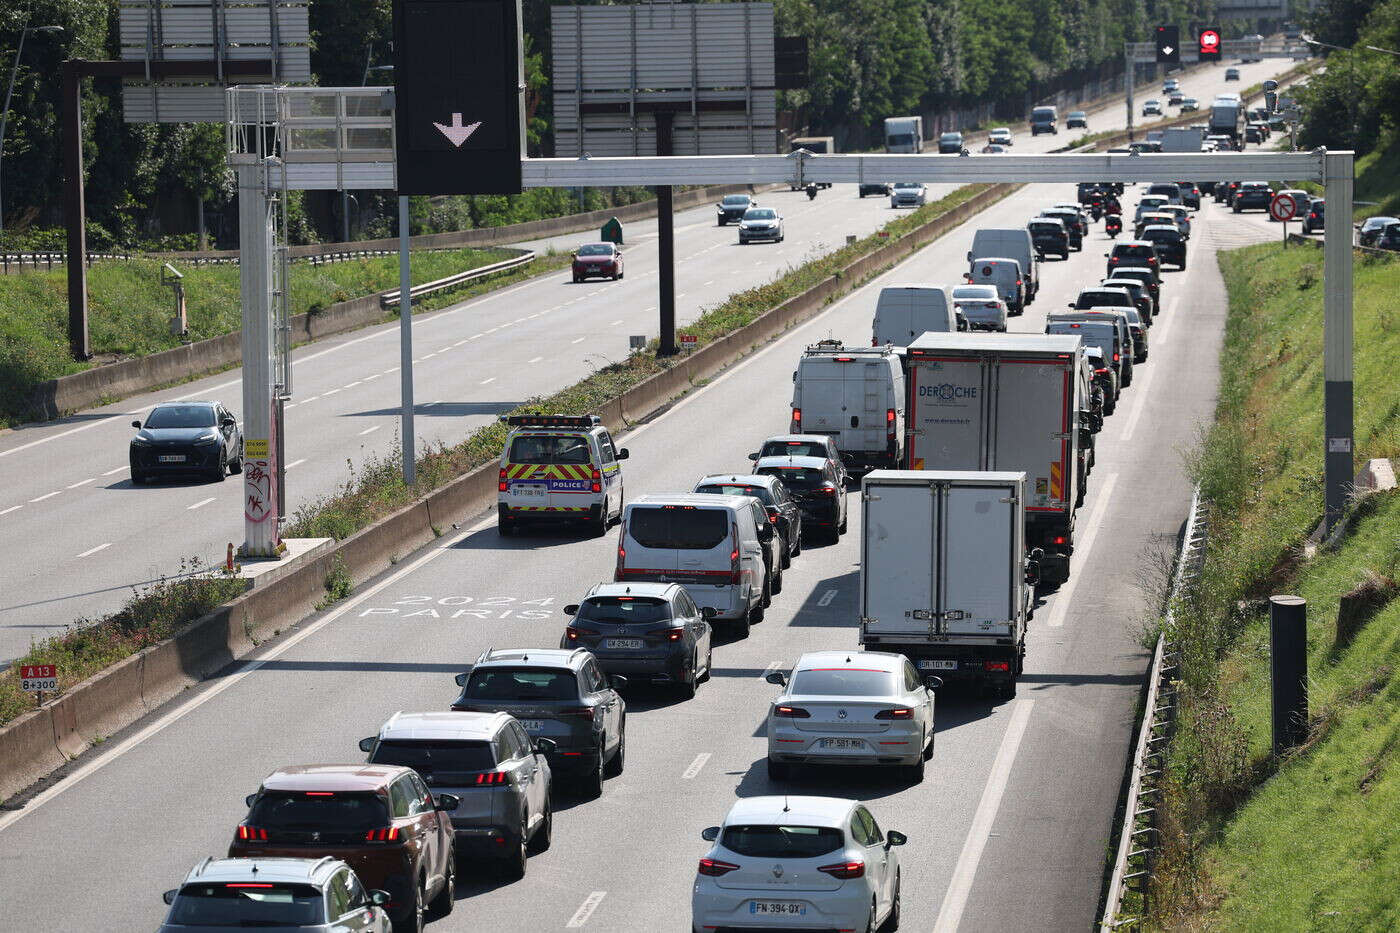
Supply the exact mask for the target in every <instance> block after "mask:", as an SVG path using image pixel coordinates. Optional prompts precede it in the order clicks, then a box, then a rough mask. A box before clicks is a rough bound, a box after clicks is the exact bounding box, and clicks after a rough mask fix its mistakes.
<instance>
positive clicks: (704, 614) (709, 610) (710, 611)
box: [700, 606, 719, 619]
mask: <svg viewBox="0 0 1400 933" xmlns="http://www.w3.org/2000/svg"><path fill="white" fill-rule="evenodd" d="M717 615H719V610H718V609H716V608H715V607H714V606H701V607H700V618H702V619H713V618H714V617H715V616H717Z"/></svg>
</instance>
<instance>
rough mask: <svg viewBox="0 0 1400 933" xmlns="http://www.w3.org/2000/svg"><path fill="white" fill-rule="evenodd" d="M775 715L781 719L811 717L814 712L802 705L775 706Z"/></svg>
mask: <svg viewBox="0 0 1400 933" xmlns="http://www.w3.org/2000/svg"><path fill="white" fill-rule="evenodd" d="M773 715H774V716H776V717H778V718H779V719H811V718H812V714H811V713H809V712H807V711H806V710H805V709H803V708H802V707H800V706H775V707H773Z"/></svg>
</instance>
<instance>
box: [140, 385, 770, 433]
mask: <svg viewBox="0 0 1400 933" xmlns="http://www.w3.org/2000/svg"><path fill="white" fill-rule="evenodd" d="M793 375H794V376H796V375H797V374H796V373H793ZM131 426H132V427H133V428H136V429H137V430H138V431H139V430H141V422H140V421H133V422H131Z"/></svg>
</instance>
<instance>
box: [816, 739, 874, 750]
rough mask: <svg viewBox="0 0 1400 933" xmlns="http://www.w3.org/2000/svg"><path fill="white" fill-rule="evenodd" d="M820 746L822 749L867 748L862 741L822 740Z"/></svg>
mask: <svg viewBox="0 0 1400 933" xmlns="http://www.w3.org/2000/svg"><path fill="white" fill-rule="evenodd" d="M818 744H819V745H820V746H821V747H822V748H865V742H864V741H863V740H861V739H822V740H821V742H820V743H818Z"/></svg>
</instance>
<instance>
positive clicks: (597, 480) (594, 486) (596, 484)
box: [588, 467, 603, 492]
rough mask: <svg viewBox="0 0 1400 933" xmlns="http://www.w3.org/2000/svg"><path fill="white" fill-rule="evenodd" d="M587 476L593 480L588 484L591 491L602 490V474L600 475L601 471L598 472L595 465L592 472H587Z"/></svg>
mask: <svg viewBox="0 0 1400 933" xmlns="http://www.w3.org/2000/svg"><path fill="white" fill-rule="evenodd" d="M589 478H590V479H591V480H593V482H592V483H591V484H590V485H589V487H588V488H589V490H590V491H592V492H602V491H603V475H602V474H601V473H599V472H598V468H597V467H594V468H593V470H592V472H591V473H590V474H589Z"/></svg>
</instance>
